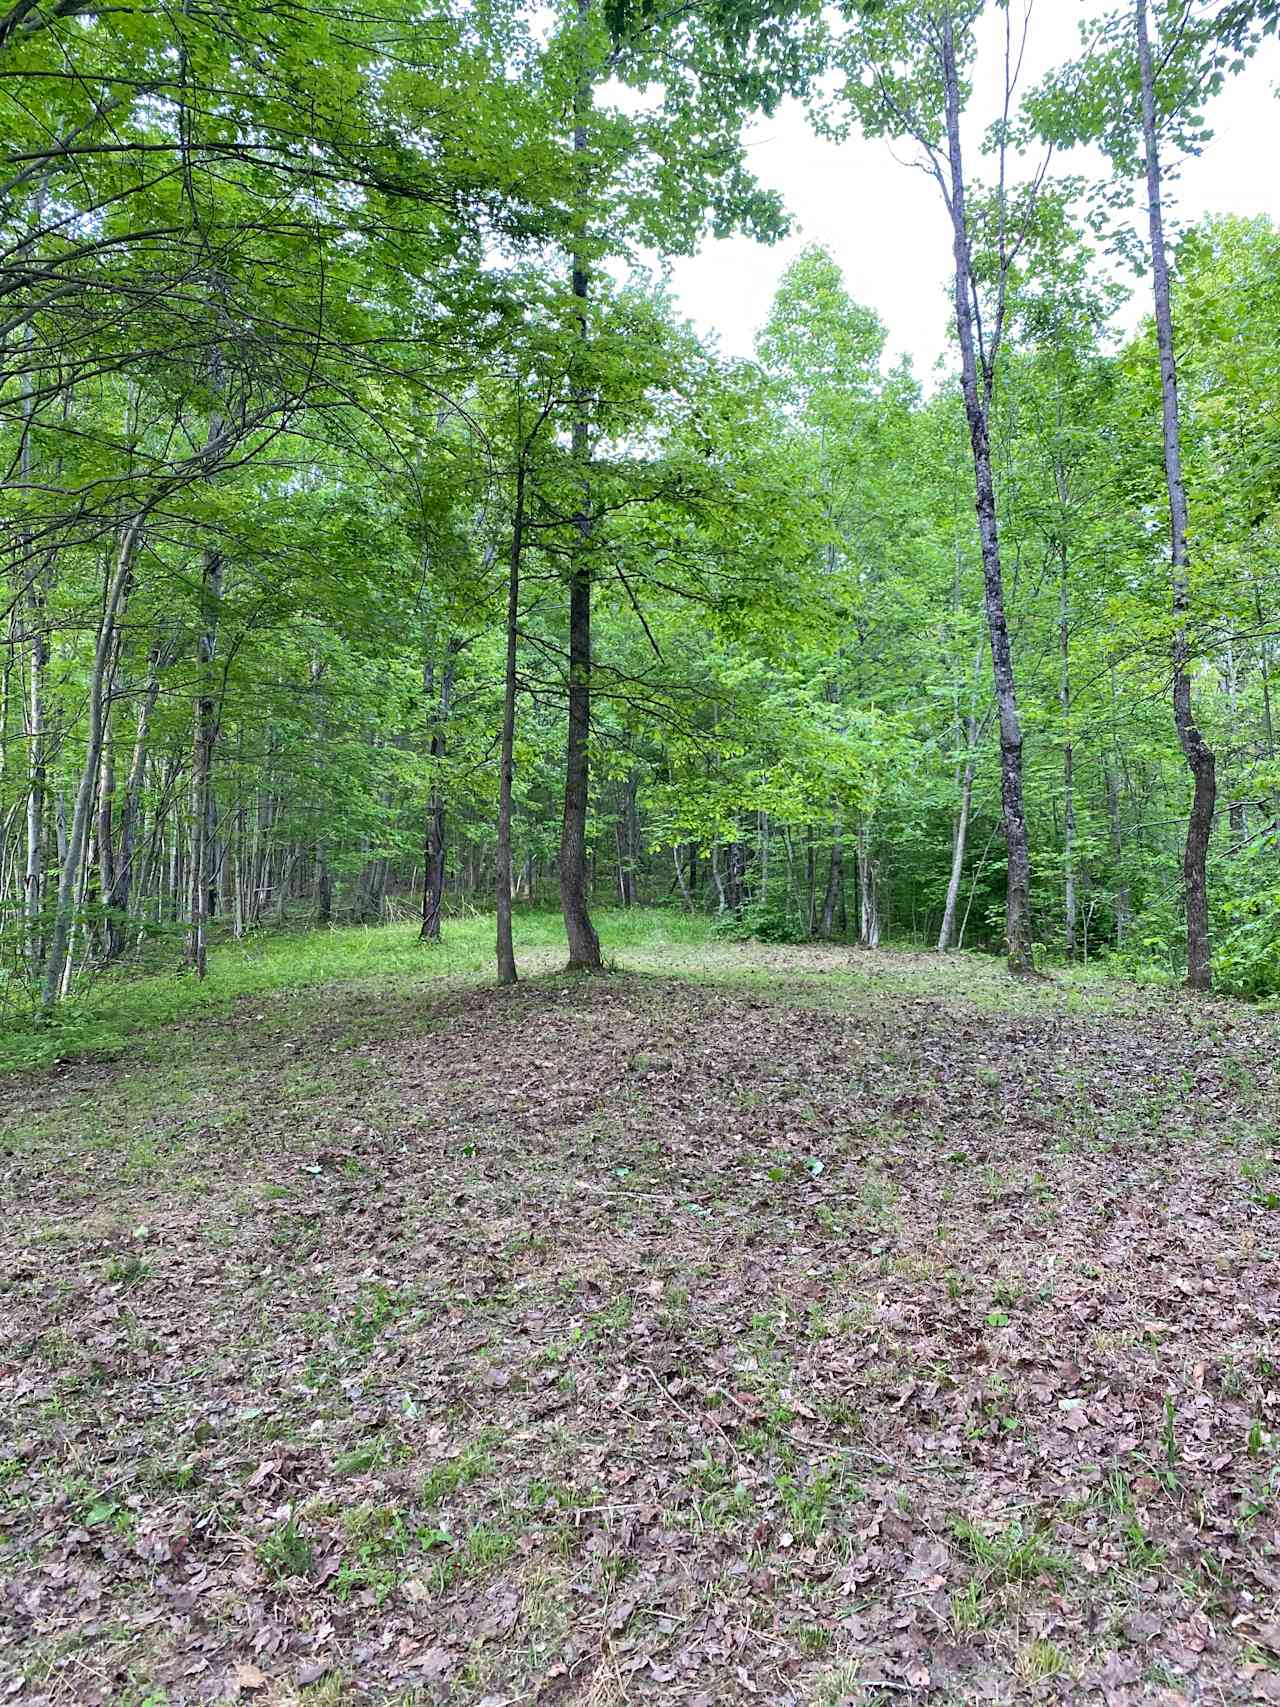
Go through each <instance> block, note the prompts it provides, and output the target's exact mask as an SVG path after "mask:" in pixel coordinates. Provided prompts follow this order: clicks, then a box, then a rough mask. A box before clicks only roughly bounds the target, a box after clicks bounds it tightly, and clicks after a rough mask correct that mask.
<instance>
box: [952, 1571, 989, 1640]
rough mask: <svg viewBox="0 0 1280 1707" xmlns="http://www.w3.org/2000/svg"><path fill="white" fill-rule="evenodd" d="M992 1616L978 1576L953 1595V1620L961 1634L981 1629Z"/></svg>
mask: <svg viewBox="0 0 1280 1707" xmlns="http://www.w3.org/2000/svg"><path fill="white" fill-rule="evenodd" d="M989 1616H990V1613H989V1609H988V1606H987V1601H986V1597H985V1595H984V1594H983V1592H982V1589H981V1587H980V1586H979V1584H978V1580H977V1578H976V1577H970V1579H969V1581H968V1582H967V1583H966V1584H965V1585H964V1587H963V1588H962V1589H958V1590H957V1591H956V1593H955V1594H953V1595H952V1596H951V1622H952V1624H953V1625H954V1626H955V1628H956V1630H957V1632H958V1633H960V1634H965V1635H967V1634H970V1633H971V1632H972V1631H974V1630H981V1629H982V1627H983V1625H984V1624H985V1623H986V1622H987V1619H988V1617H989Z"/></svg>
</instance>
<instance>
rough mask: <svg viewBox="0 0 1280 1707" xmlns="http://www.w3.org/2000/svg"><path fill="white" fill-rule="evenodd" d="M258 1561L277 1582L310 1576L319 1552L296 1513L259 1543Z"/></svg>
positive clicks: (290, 1515) (291, 1514)
mask: <svg viewBox="0 0 1280 1707" xmlns="http://www.w3.org/2000/svg"><path fill="white" fill-rule="evenodd" d="M258 1562H259V1564H261V1565H262V1567H263V1569H264V1570H265V1571H266V1572H267V1575H268V1576H270V1577H271V1578H273V1579H274V1580H275V1581H276V1582H284V1581H287V1580H288V1578H290V1577H306V1576H310V1574H311V1572H312V1571H313V1570H314V1569H315V1565H316V1550H315V1547H314V1546H313V1545H312V1543H311V1540H310V1538H309V1537H308V1536H307V1535H306V1534H305V1533H304V1532H303V1530H302V1528H301V1526H300V1524H299V1523H298V1519H297V1517H296V1515H295V1514H294V1513H292V1512H291V1513H290V1514H289V1516H288V1517H287V1518H286V1519H285V1521H284V1522H283V1523H281V1524H278V1525H277V1526H276V1527H275V1528H274V1529H273V1530H272V1531H271V1533H270V1534H269V1535H268V1536H266V1537H265V1539H264V1540H262V1541H261V1542H260V1543H259V1544H258Z"/></svg>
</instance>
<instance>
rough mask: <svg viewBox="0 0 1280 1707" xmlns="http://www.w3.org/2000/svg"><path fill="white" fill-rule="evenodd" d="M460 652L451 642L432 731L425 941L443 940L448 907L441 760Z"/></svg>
mask: <svg viewBox="0 0 1280 1707" xmlns="http://www.w3.org/2000/svg"><path fill="white" fill-rule="evenodd" d="M456 655H457V645H456V643H455V642H453V641H450V642H449V648H448V653H447V656H446V659H445V666H444V673H443V676H442V677H441V681H440V704H439V708H438V712H437V717H436V723H435V727H434V728H433V729H432V731H431V757H432V759H433V760H434V761H435V762H434V765H433V768H432V774H431V802H430V805H429V806H428V808H427V834H426V843H425V847H424V849H423V864H424V868H425V869H424V876H423V883H422V929H421V930H420V931H419V933H418V934H419V937H420V939H421V941H423V942H439V941H440V913H441V910H442V908H443V906H444V882H445V862H446V844H445V799H444V787H443V784H442V783H441V780H440V770H439V767H440V763H441V761H442V760H443V758H444V755H445V751H446V743H447V740H448V736H447V734H446V729H445V725H446V724H447V722H448V719H449V710H450V703H451V700H452V698H453V671H454V659H455V657H456ZM426 674H427V679H426V682H425V684H424V685H425V687H426V691H427V692H428V693H430V692H431V691H432V688H431V670H430V665H428V667H427V673H426Z"/></svg>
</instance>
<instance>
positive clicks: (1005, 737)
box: [942, 11, 1032, 977]
mask: <svg viewBox="0 0 1280 1707" xmlns="http://www.w3.org/2000/svg"><path fill="white" fill-rule="evenodd" d="M942 49H943V52H942V58H943V81H944V86H945V88H944V93H945V99H946V123H947V153H948V157H949V162H950V172H951V185H950V192H949V195H948V204H949V209H950V213H951V228H952V238H953V246H954V253H955V309H956V332H957V335H958V338H959V343H960V358H961V371H962V378H963V387H964V406H965V417H966V419H967V421H968V425H969V442H970V447H971V449H972V452H973V472H974V483H975V489H976V493H977V506H976V507H977V512H978V536H979V540H980V542H981V547H982V585H983V593H984V598H985V603H986V613H987V629H988V633H989V635H990V638H991V668H992V674H993V676H994V679H995V692H996V709H997V712H998V715H999V720H1000V792H1001V799H1002V804H1003V808H1004V830H1005V843H1006V847H1007V849H1008V873H1009V875H1008V889H1007V900H1006V908H1005V919H1006V924H1005V930H1006V938H1007V946H1008V954H1009V970H1010V971H1011V972H1013V973H1014V974H1015V975H1016V976H1019V977H1025V976H1027V975H1028V974H1029V973H1030V972H1031V970H1032V957H1031V852H1030V847H1029V844H1028V839H1027V817H1026V807H1025V803H1024V800H1023V787H1022V724H1021V720H1020V718H1019V716H1018V698H1017V692H1016V690H1015V685H1014V674H1013V654H1012V650H1011V648H1010V644H1009V624H1008V620H1007V617H1006V615H1005V606H1004V575H1003V571H1002V568H1001V563H1000V535H999V528H998V525H997V521H996V495H995V475H994V471H993V469H992V463H991V442H990V410H991V390H992V385H993V383H994V377H995V363H996V360H997V358H998V354H999V346H998V341H997V342H994V343H993V347H992V348H991V350H990V351H989V352H988V354H987V356H986V358H985V361H984V364H983V365H984V372H983V373H982V375H981V376H980V375H979V371H978V370H979V360H978V358H979V351H978V348H977V344H976V333H975V328H974V322H973V308H972V301H971V292H972V291H973V290H974V289H975V285H976V280H975V275H974V269H973V257H972V253H971V250H970V244H969V226H968V216H967V214H966V211H965V182H964V165H963V157H962V154H961V149H960V71H959V67H958V65H957V62H956V47H955V34H954V29H953V26H952V21H951V14H950V12H949V11H948V12H945V13H944V16H943V29H942Z"/></svg>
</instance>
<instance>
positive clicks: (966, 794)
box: [938, 714, 978, 954]
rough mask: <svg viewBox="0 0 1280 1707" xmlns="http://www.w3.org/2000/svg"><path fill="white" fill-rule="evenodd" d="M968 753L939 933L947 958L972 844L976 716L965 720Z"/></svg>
mask: <svg viewBox="0 0 1280 1707" xmlns="http://www.w3.org/2000/svg"><path fill="white" fill-rule="evenodd" d="M965 741H966V746H967V752H966V754H965V761H964V767H963V769H962V770H961V773H960V810H959V812H958V814H957V815H956V828H955V835H954V837H953V838H952V842H951V876H950V878H949V880H948V882H947V899H946V904H945V905H944V907H943V909H942V928H941V929H940V930H939V932H938V952H939V953H940V954H945V953H946V952H947V950H948V949H949V948H952V947H954V946H955V940H956V911H957V909H958V907H959V905H960V882H961V879H962V878H963V876H964V856H965V850H966V847H967V845H968V841H969V815H970V812H971V810H972V807H973V775H974V770H975V768H976V765H977V750H978V720H977V718H976V717H974V716H973V715H972V714H971V715H970V716H968V717H967V718H966V719H965Z"/></svg>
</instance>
